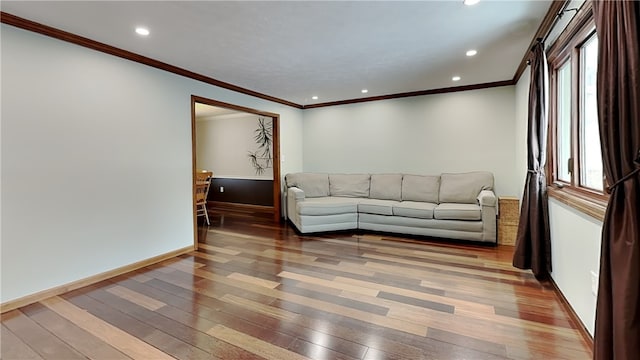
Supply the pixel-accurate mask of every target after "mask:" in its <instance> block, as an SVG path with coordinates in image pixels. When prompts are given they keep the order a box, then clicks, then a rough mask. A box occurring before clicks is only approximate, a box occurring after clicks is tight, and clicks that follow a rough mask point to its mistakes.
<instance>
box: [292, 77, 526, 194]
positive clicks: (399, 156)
mask: <svg viewBox="0 0 640 360" xmlns="http://www.w3.org/2000/svg"><path fill="white" fill-rule="evenodd" d="M514 115H515V88H514V87H513V86H504V87H498V88H490V89H483V90H473V91H464V92H455V93H447V94H439V95H428V96H419V97H411V98H402V99H393V100H384V101H376V102H368V103H361V104H352V105H342V106H334V107H328V108H318V109H310V110H305V112H304V144H303V148H304V170H305V171H325V172H347V173H349V172H351V173H353V172H365V173H366V172H401V173H416V174H440V173H443V172H465V171H474V170H486V171H491V172H493V173H494V175H495V184H496V192H497V193H498V194H500V195H512V196H516V195H518V194H520V192H521V189H520V185H519V179H520V177H521V174H519V173H517V172H516V170H515V168H514V164H515V163H516V161H515V155H514V149H515V138H514V135H515V124H516V122H515V120H514Z"/></svg>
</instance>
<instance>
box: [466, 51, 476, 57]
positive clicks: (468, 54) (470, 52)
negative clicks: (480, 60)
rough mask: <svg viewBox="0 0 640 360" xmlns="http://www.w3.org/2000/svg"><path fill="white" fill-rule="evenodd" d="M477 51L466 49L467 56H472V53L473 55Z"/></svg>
mask: <svg viewBox="0 0 640 360" xmlns="http://www.w3.org/2000/svg"><path fill="white" fill-rule="evenodd" d="M477 53H478V51H477V50H469V51H467V56H473V55H475V54H477Z"/></svg>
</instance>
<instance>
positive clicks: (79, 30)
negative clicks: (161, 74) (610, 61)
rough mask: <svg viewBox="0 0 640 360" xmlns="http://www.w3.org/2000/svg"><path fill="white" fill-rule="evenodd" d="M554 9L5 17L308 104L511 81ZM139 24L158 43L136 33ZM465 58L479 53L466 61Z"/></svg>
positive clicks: (24, 7) (215, 10)
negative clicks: (468, 53) (471, 51)
mask: <svg viewBox="0 0 640 360" xmlns="http://www.w3.org/2000/svg"><path fill="white" fill-rule="evenodd" d="M550 3H551V2H550V1H541V0H529V1H524V0H520V1H510V0H503V1H497V0H493V1H488V0H484V1H481V2H480V3H479V4H477V5H474V6H465V5H463V3H462V0H451V1H411V2H405V1H375V2H369V1H333V2H328V1H262V2H248V1H43V2H40V1H2V2H1V3H0V9H1V10H2V11H3V12H7V13H9V14H13V15H16V16H19V17H23V18H26V19H29V20H32V21H35V22H38V23H41V24H44V25H48V26H52V27H54V28H57V29H60V30H64V31H68V32H71V33H74V34H77V35H81V36H84V37H87V38H90V39H92V40H96V41H99V42H103V43H106V44H109V45H112V46H115V47H118V48H121V49H124V50H128V51H131V52H134V53H137V54H140V55H144V56H147V57H150V58H153V59H155V60H159V61H162V62H165V63H168V64H171V65H174V66H177V67H180V68H183V69H187V70H190V71H193V72H195V73H199V74H202V75H206V76H209V77H212V78H214V79H217V80H220V81H224V82H227V83H231V84H233V85H237V86H240V87H243V88H246V89H249V90H253V91H257V92H260V93H263V94H267V95H270V96H273V97H276V98H280V99H284V100H287V101H291V102H294V103H296V104H300V105H308V104H314V103H323V102H330V101H337V100H346V99H355V98H362V97H370V96H378V95H389V94H397V93H404V92H411V91H420V90H431V89H438V88H446V87H452V86H463V85H473V84H482V83H487V82H494V81H503V80H511V79H512V78H513V76H514V74H515V72H516V69H517V68H518V65H519V63H520V61H521V60H522V57H523V56H524V54H525V52H526V51H527V48H528V46H529V44H530V42H531V40H532V38H533V36H534V34H535V32H536V30H537V29H538V26H539V25H540V22H541V21H542V18H543V17H544V15H545V13H546V12H547V10H548V8H549V5H550ZM139 25H144V26H146V27H148V28H149V29H150V31H151V35H149V36H148V37H146V38H143V37H140V36H138V35H136V34H135V33H134V28H135V27H136V26H139ZM469 49H476V50H477V51H478V54H477V55H476V56H474V57H467V56H465V52H466V51H467V50H469ZM454 75H459V76H461V78H462V79H461V80H460V81H458V82H452V81H451V77H452V76H454ZM363 88H366V89H368V90H369V92H368V93H367V94H362V93H361V92H360V90H361V89H363ZM313 95H317V96H318V97H319V98H318V100H312V99H311V97H312V96H313Z"/></svg>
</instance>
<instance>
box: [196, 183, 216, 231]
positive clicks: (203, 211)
mask: <svg viewBox="0 0 640 360" xmlns="http://www.w3.org/2000/svg"><path fill="white" fill-rule="evenodd" d="M212 178H213V172H211V171H198V172H196V215H197V216H204V218H205V219H206V220H207V225H210V223H209V212H208V211H207V196H208V195H209V187H211V179H212Z"/></svg>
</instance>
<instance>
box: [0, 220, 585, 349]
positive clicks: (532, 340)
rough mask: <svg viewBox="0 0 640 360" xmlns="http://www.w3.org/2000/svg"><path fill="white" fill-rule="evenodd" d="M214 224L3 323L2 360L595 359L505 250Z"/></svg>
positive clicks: (253, 223) (546, 289) (557, 306)
mask: <svg viewBox="0 0 640 360" xmlns="http://www.w3.org/2000/svg"><path fill="white" fill-rule="evenodd" d="M211 215H212V219H211V223H212V226H211V227H209V228H206V227H201V228H199V238H200V243H201V246H200V249H199V251H197V252H193V253H190V254H187V255H182V256H180V257H177V258H175V259H171V260H167V261H164V262H162V263H160V264H157V265H153V266H149V267H147V268H144V269H141V270H138V271H135V272H133V273H130V274H126V275H122V276H119V277H116V278H113V279H111V280H109V281H103V282H100V283H98V284H95V285H92V286H89V287H86V288H82V289H78V290H75V291H72V292H70V293H66V294H63V295H61V296H57V297H53V298H50V299H47V300H45V301H41V302H39V303H36V304H33V305H29V306H26V307H23V308H20V309H18V310H14V311H11V312H8V313H5V314H3V316H2V338H1V341H2V343H1V345H2V346H1V351H2V352H1V355H2V359H7V360H9V359H86V358H91V359H130V358H133V359H165V358H166V359H170V358H178V359H212V358H213V359H254V358H258V359H259V358H264V359H278V360H283V359H571V360H574V359H590V358H591V357H592V355H591V349H590V348H589V346H588V345H587V344H586V343H585V342H584V340H583V338H582V337H581V335H580V332H579V331H578V330H577V325H576V324H575V323H573V321H572V320H571V318H570V317H569V316H568V315H567V313H566V311H565V310H564V308H563V306H562V303H561V302H560V301H559V299H558V297H557V295H556V293H555V292H554V290H553V288H552V287H551V286H549V285H541V284H540V283H538V281H537V280H535V279H534V278H533V276H531V275H530V274H529V273H527V272H522V271H519V270H517V269H514V268H513V267H511V265H510V264H511V253H512V251H513V248H512V247H507V246H500V247H497V248H494V247H487V246H477V245H468V244H461V243H451V242H449V243H448V242H442V241H429V240H428V239H415V238H414V239H410V238H403V237H399V236H390V235H381V234H370V233H366V234H358V233H355V232H341V233H332V234H323V235H318V236H316V235H313V236H303V235H299V234H297V233H296V232H295V231H294V230H292V228H291V227H290V226H289V225H287V224H274V223H272V222H271V215H270V214H261V213H254V212H252V211H251V210H240V211H211Z"/></svg>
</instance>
